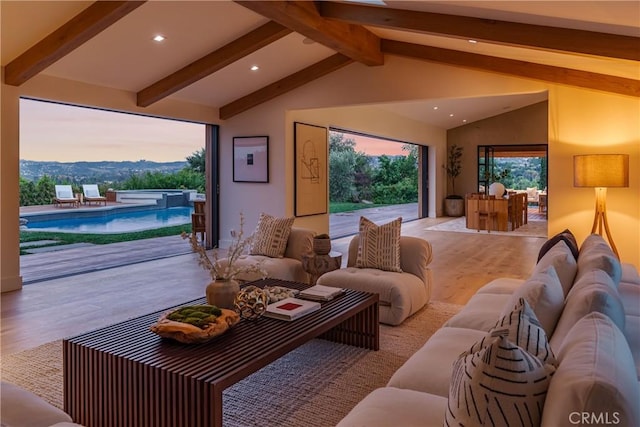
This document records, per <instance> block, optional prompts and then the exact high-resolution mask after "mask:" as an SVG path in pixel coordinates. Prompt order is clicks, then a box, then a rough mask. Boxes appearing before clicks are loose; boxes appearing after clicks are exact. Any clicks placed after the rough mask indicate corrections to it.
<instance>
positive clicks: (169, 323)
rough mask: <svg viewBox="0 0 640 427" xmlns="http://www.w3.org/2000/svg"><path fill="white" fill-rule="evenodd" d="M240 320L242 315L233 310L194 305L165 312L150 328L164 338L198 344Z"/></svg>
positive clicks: (221, 332)
mask: <svg viewBox="0 0 640 427" xmlns="http://www.w3.org/2000/svg"><path fill="white" fill-rule="evenodd" d="M239 321H240V316H238V313H236V312H235V311H233V310H227V309H224V308H218V307H216V306H213V305H192V306H185V307H180V308H178V309H176V310H173V311H170V312H168V313H165V314H163V315H162V316H160V318H159V319H158V321H157V322H156V323H155V324H153V325H151V328H150V329H151V331H152V332H154V333H156V334H158V335H160V336H161V337H163V338H170V339H173V340H176V341H179V342H181V343H185V344H197V343H203V342H206V341H209V340H210V339H212V338H215V337H217V336H219V335H222V334H224V333H225V332H227V331H228V330H229V329H230V328H231V327H232V326H233V325H235V324H236V323H238V322H239Z"/></svg>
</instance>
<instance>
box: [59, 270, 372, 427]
mask: <svg viewBox="0 0 640 427" xmlns="http://www.w3.org/2000/svg"><path fill="white" fill-rule="evenodd" d="M259 283H260V284H261V285H280V286H287V287H290V288H297V289H304V288H306V287H307V286H308V285H304V284H302V283H294V282H285V281H280V280H274V279H267V280H264V281H260V282H259ZM203 303H206V301H205V299H204V298H201V299H197V300H194V301H189V302H186V303H184V304H180V305H177V306H175V307H170V308H168V309H167V310H162V311H158V312H155V313H151V314H147V315H144V316H140V317H137V318H135V319H130V320H127V321H124V322H121V323H117V324H115V325H112V326H108V327H105V328H101V329H98V330H95V331H92V332H88V333H85V334H82V335H78V336H76V337H72V338H67V339H65V340H64V345H63V355H64V409H65V411H66V412H68V413H69V414H70V415H71V417H72V418H73V420H74V421H75V422H77V423H80V424H83V425H86V426H91V427H102V426H104V427H121V426H122V427H124V426H130V427H143V426H149V427H181V426H185V427H186V426H189V427H191V426H207V427H209V426H222V403H223V402H222V391H223V390H224V389H225V388H227V387H229V386H231V385H233V384H235V383H237V382H238V381H240V380H242V379H243V378H245V377H247V376H249V375H250V374H252V373H254V372H256V371H257V370H259V369H261V368H262V367H264V366H266V365H268V364H270V363H271V362H273V361H274V360H276V359H278V358H279V357H281V356H283V355H285V354H287V353H288V352H290V351H291V350H293V349H295V348H297V347H299V346H300V345H302V344H304V343H305V342H307V341H309V340H311V339H313V338H322V339H327V340H331V341H335V342H339V343H343V344H348V345H353V346H358V347H364V348H369V349H372V350H378V348H379V325H378V295H377V294H369V293H364V292H357V291H352V290H347V292H346V293H345V294H344V295H342V296H339V297H338V298H336V299H334V300H332V301H328V302H325V303H322V308H321V309H320V310H319V311H316V312H314V313H311V314H309V315H307V316H305V317H302V318H300V319H296V320H294V321H293V322H285V321H282V320H276V319H270V318H266V317H262V318H260V319H258V320H257V321H253V322H252V321H246V320H243V321H241V322H240V323H239V324H238V325H236V326H235V327H234V328H233V329H231V330H230V331H229V332H227V333H226V334H224V335H221V336H220V337H217V338H214V339H213V340H212V341H210V342H208V343H204V344H191V345H188V344H180V343H178V342H174V341H171V340H167V339H163V338H160V337H159V336H157V335H156V334H154V333H152V332H151V331H150V330H149V327H150V326H151V325H152V324H153V323H155V321H156V320H157V319H158V317H159V316H160V314H162V313H163V312H166V311H168V310H170V309H172V308H176V307H180V306H184V305H192V304H203Z"/></svg>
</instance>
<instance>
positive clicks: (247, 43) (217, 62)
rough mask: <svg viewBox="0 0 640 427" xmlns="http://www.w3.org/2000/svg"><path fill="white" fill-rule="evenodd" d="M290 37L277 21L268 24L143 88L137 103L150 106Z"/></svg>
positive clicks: (287, 31)
mask: <svg viewBox="0 0 640 427" xmlns="http://www.w3.org/2000/svg"><path fill="white" fill-rule="evenodd" d="M288 34H291V30H290V29H289V28H286V27H284V26H282V25H280V24H278V23H277V22H273V21H269V22H268V23H266V24H264V25H262V26H260V27H258V28H256V29H255V30H253V31H251V32H249V33H247V34H245V35H244V36H242V37H240V38H238V39H236V40H234V41H232V42H231V43H229V44H227V45H225V46H223V47H221V48H220V49H218V50H216V51H214V52H211V53H209V54H208V55H206V56H203V57H202V58H200V59H198V60H197V61H195V62H192V63H191V64H189V65H187V66H185V67H183V68H181V69H180V70H178V71H176V72H175V73H173V74H171V75H169V76H167V77H165V78H163V79H161V80H158V81H157V82H155V83H153V84H152V85H150V86H148V87H146V88H144V89H142V90H141V91H140V92H138V94H137V104H138V106H139V107H148V106H149V105H151V104H153V103H154V102H157V101H159V100H161V99H163V98H165V97H167V96H169V95H171V94H172V93H175V92H177V91H179V90H180V89H183V88H185V87H187V86H189V85H191V84H193V83H195V82H197V81H198V80H200V79H202V78H204V77H206V76H208V75H210V74H213V73H215V72H216V71H218V70H220V69H222V68H224V67H226V66H227V65H229V64H232V63H233V62H235V61H237V60H239V59H241V58H244V57H245V56H247V55H249V54H250V53H253V52H255V51H257V50H258V49H261V48H263V47H265V46H267V45H268V44H270V43H273V42H274V41H276V40H278V39H280V38H282V37H284V36H286V35H288Z"/></svg>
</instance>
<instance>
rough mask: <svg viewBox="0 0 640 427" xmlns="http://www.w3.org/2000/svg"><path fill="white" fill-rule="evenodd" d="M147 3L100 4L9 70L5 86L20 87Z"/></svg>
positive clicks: (87, 10) (7, 67)
mask: <svg viewBox="0 0 640 427" xmlns="http://www.w3.org/2000/svg"><path fill="white" fill-rule="evenodd" d="M144 3H145V1H97V2H95V3H93V4H92V5H91V6H89V7H88V8H86V9H85V10H83V11H82V12H80V13H79V14H78V15H76V16H75V17H73V18H72V19H71V20H69V21H68V22H66V23H65V24H64V25H62V26H61V27H59V28H58V29H57V30H55V31H54V32H52V33H51V34H49V35H48V36H46V37H45V38H44V39H42V40H40V41H39V42H38V43H36V44H35V45H34V46H32V47H31V48H29V49H28V50H27V51H26V52H24V53H23V54H21V55H20V56H18V57H17V58H16V59H14V60H13V61H11V62H10V63H9V64H7V66H6V67H5V76H4V82H5V83H6V84H8V85H12V86H20V85H21V84H23V83H24V82H26V81H27V80H29V79H30V78H32V77H33V76H35V75H36V74H38V73H39V72H41V71H42V70H44V69H45V68H47V67H48V66H50V65H51V64H53V63H54V62H56V61H58V60H59V59H61V58H63V57H64V56H65V55H67V54H69V53H70V52H72V51H73V50H74V49H76V48H77V47H79V46H81V45H82V44H83V43H85V42H87V41H88V40H90V39H91V38H93V37H94V36H96V35H97V34H99V33H100V32H102V31H103V30H105V29H106V28H108V27H109V26H111V25H112V24H114V23H115V22H117V21H118V20H119V19H121V18H123V17H125V16H126V15H128V14H129V13H131V12H132V11H134V10H135V9H137V8H138V7H140V6H142V5H143V4H144Z"/></svg>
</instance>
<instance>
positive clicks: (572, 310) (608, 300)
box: [550, 270, 626, 352]
mask: <svg viewBox="0 0 640 427" xmlns="http://www.w3.org/2000/svg"><path fill="white" fill-rule="evenodd" d="M592 312H598V313H602V314H604V315H606V316H607V317H609V318H610V319H611V320H612V321H613V322H614V323H615V324H616V326H618V328H620V330H623V331H624V326H625V321H626V320H625V314H624V306H623V305H622V300H621V299H620V295H619V294H618V290H617V289H616V288H615V286H614V285H613V283H612V280H611V277H609V276H608V275H607V274H606V273H605V272H603V271H600V270H593V271H591V272H589V273H586V274H585V275H583V277H582V278H581V279H580V280H578V281H576V284H575V286H574V287H573V289H571V292H569V295H567V298H566V301H565V307H564V310H563V312H562V316H561V317H560V320H558V324H557V325H556V329H555V331H554V332H553V336H552V337H551V340H550V342H551V348H553V349H555V351H556V352H558V351H559V350H561V349H562V346H563V345H564V344H563V342H564V341H565V339H566V337H567V336H568V334H569V331H570V330H571V328H572V327H573V325H575V324H576V323H577V322H578V320H580V319H582V318H583V317H584V316H586V315H587V314H589V313H592Z"/></svg>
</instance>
